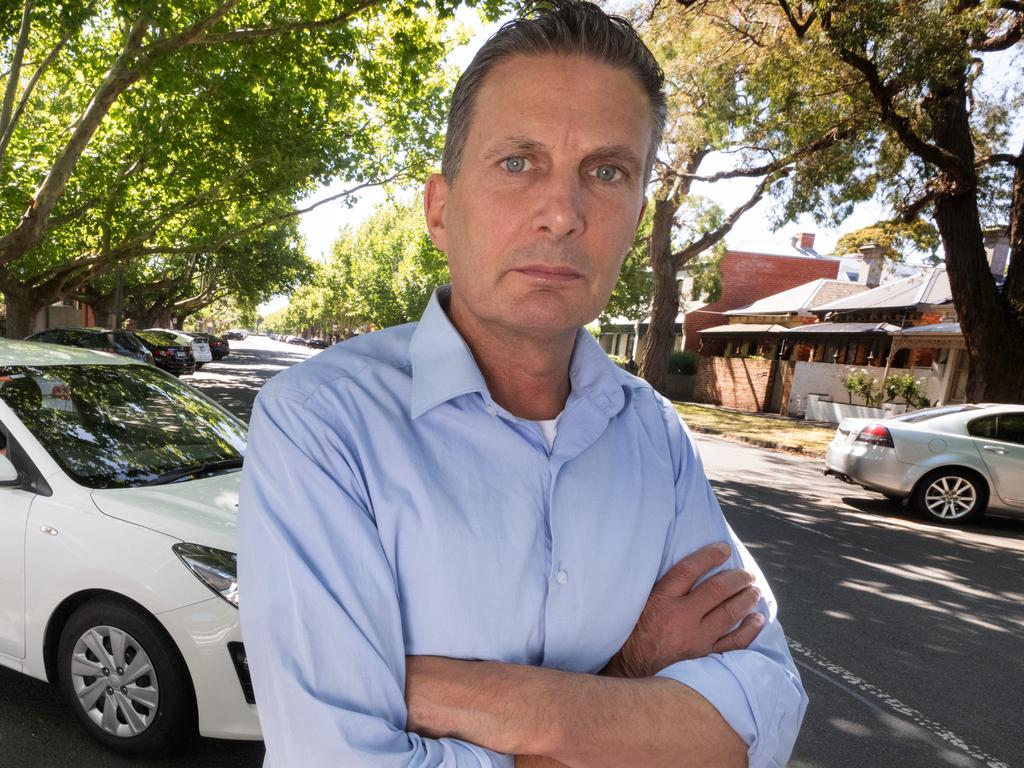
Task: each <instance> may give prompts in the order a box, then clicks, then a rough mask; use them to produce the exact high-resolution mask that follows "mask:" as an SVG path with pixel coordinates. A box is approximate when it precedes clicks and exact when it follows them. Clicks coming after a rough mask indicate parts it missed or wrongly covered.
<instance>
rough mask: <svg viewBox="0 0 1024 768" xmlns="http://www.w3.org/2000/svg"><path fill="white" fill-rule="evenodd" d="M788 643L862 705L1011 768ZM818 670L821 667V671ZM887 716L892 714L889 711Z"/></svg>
mask: <svg viewBox="0 0 1024 768" xmlns="http://www.w3.org/2000/svg"><path fill="white" fill-rule="evenodd" d="M786 641H787V642H788V643H789V647H790V650H792V651H793V653H794V654H797V656H796V657H794V660H795V661H796V663H797V664H799V665H800V666H801V667H803V668H804V669H806V670H807V671H808V672H812V673H814V674H816V675H818V676H820V677H822V678H824V679H825V680H827V681H828V682H830V683H832V684H833V685H835V686H836V687H838V688H840V689H841V690H843V691H844V692H845V693H847V694H848V695H850V696H852V697H853V698H855V699H857V700H858V701H860V702H861V703H862V704H866V705H868V706H869V707H871V708H872V709H875V710H878V711H882V712H884V711H885V709H889V710H891V711H892V712H895V713H896V714H897V715H899V716H901V717H903V718H904V719H907V720H910V722H912V723H914V724H915V725H917V726H918V727H920V728H923V729H925V730H926V731H928V732H930V733H932V734H934V735H935V736H938V737H939V738H940V739H942V740H943V741H944V742H945V743H946V744H948V745H949V746H951V747H955V748H957V749H959V750H961V751H962V752H965V753H966V754H968V755H969V756H970V757H973V758H974V759H975V760H980V761H981V762H982V764H983V765H985V766H987V768H1010V765H1009V764H1008V763H1005V762H1003V761H1002V760H999V759H997V758H995V757H993V756H992V755H990V754H988V753H986V752H984V751H982V750H981V748H980V747H976V746H973V745H970V744H968V743H967V742H966V741H964V740H963V739H962V738H960V737H959V736H957V735H956V734H955V733H953V731H951V730H950V729H949V728H946V727H945V726H944V725H942V724H940V723H938V722H936V721H935V720H932V719H931V718H929V717H925V716H924V715H923V714H921V713H920V712H918V711H917V710H916V709H914V708H913V707H909V706H907V705H906V704H904V703H903V702H902V701H900V700H899V699H897V698H896V697H895V696H892V695H890V694H888V693H886V692H885V691H883V690H882V689H881V688H879V687H878V686H875V685H872V684H871V683H869V682H867V681H866V680H864V679H863V678H860V677H858V676H857V675H855V674H853V673H852V672H850V671H849V670H847V669H844V668H843V667H841V666H839V665H838V664H836V663H835V662H833V661H830V660H829V659H826V658H825V657H824V656H822V655H820V654H818V653H815V652H814V651H812V650H811V649H810V648H807V647H806V646H804V645H802V644H801V643H799V642H797V641H796V640H794V639H793V638H791V637H787V638H786ZM801 657H802V658H801ZM815 667H817V669H816V668H815ZM821 670H824V671H821ZM879 705H881V706H879ZM885 714H888V713H887V712H886V713H885Z"/></svg>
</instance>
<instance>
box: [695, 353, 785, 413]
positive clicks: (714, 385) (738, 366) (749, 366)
mask: <svg viewBox="0 0 1024 768" xmlns="http://www.w3.org/2000/svg"><path fill="white" fill-rule="evenodd" d="M771 370H772V361H771V360H759V359H748V358H742V357H705V356H704V355H701V357H700V363H699V364H698V366H697V381H696V383H695V384H694V388H693V399H694V401H695V402H698V403H714V404H716V405H724V406H725V407H726V408H735V409H737V410H740V411H760V410H761V409H762V408H763V407H764V403H765V397H766V395H767V393H768V384H769V382H770V378H769V375H770V373H771Z"/></svg>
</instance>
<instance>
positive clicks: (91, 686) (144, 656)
mask: <svg viewBox="0 0 1024 768" xmlns="http://www.w3.org/2000/svg"><path fill="white" fill-rule="evenodd" d="M111 664H113V667H111V666H110V665H111ZM57 671H58V679H59V684H60V689H61V692H62V693H63V695H64V697H65V698H66V699H67V700H68V702H69V703H70V705H71V707H72V709H74V710H75V714H76V715H77V716H78V719H79V720H80V721H81V722H82V724H83V725H84V726H85V729H86V730H87V731H88V732H89V734H90V735H91V736H92V737H93V738H94V739H96V740H97V741H99V742H100V743H101V744H103V745H104V746H105V747H107V748H108V749H111V750H113V751H115V752H119V753H121V754H124V755H133V756H153V755H162V754H167V753H168V752H169V751H172V750H174V749H176V748H177V747H179V746H181V745H182V744H183V743H185V742H187V741H188V740H190V739H191V738H192V736H194V735H195V733H196V707H195V694H194V691H193V688H192V681H191V678H190V676H189V673H188V669H187V668H186V666H185V661H184V659H183V658H182V657H181V654H180V653H179V652H178V649H177V647H176V646H175V645H174V642H173V641H172V640H171V638H170V637H169V636H168V635H167V633H166V631H165V630H164V629H163V627H161V626H160V625H159V624H158V623H157V622H156V620H155V619H153V618H152V617H151V616H149V615H148V614H147V613H145V612H144V611H142V610H141V609H139V608H137V607H135V606H134V605H131V604H129V603H127V602H124V601H120V600H116V599H112V598H99V599H96V600H92V601H90V602H88V603H86V604H85V605H83V606H82V607H80V608H79V609H78V610H76V611H75V612H74V613H73V614H72V615H71V617H70V618H69V619H68V622H67V624H65V625H64V629H63V631H62V632H61V636H60V642H59V644H58V646H57Z"/></svg>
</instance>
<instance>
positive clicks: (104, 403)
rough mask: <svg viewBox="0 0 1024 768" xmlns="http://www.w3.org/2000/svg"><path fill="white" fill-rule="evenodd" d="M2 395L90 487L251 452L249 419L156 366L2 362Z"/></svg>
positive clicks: (149, 478) (140, 481) (120, 484)
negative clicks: (248, 447)
mask: <svg viewBox="0 0 1024 768" xmlns="http://www.w3.org/2000/svg"><path fill="white" fill-rule="evenodd" d="M0 399H2V400H3V401H4V402H5V403H6V404H7V405H8V407H10V408H11V410H13V411H14V413H15V415H17V416H18V418H20V419H21V421H22V423H23V424H24V425H25V426H26V428H28V429H29V431H31V432H32V434H33V435H34V436H35V438H36V439H37V440H38V441H39V442H40V443H41V444H42V446H43V447H44V448H45V449H46V450H47V452H48V453H49V454H50V455H51V456H52V457H53V459H54V460H55V461H56V462H57V463H58V464H59V465H60V466H61V467H62V468H63V469H64V470H65V471H66V472H67V473H68V475H69V476H71V478H72V479H74V480H75V481H76V482H78V483H81V484H82V485H85V486H88V487H90V488H125V487H132V486H137V485H145V484H147V483H149V482H153V481H154V480H156V478H157V477H158V476H159V475H161V474H163V473H166V472H171V471H173V470H176V469H181V468H183V467H190V466H196V465H199V464H206V463H209V462H219V461H228V460H236V459H241V458H242V456H243V455H244V453H245V442H246V429H245V425H244V423H242V422H241V421H239V420H238V419H237V418H235V417H234V416H232V415H231V414H229V413H228V412H227V411H225V410H224V409H222V408H221V407H220V406H218V405H217V404H215V403H214V402H213V401H212V400H209V399H208V398H206V397H205V396H204V395H202V394H200V393H199V392H198V391H196V390H194V389H192V388H191V387H189V386H187V385H184V384H181V383H180V382H178V381H176V380H175V379H173V378H172V377H170V376H167V375H166V374H164V373H161V372H160V371H158V370H156V369H155V368H152V367H150V366H143V365H126V366H121V365H63V366H10V367H8V366H0Z"/></svg>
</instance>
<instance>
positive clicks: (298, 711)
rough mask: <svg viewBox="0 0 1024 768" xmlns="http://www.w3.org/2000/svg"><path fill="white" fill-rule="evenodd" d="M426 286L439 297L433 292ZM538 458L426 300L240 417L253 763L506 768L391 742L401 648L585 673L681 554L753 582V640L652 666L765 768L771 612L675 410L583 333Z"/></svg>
mask: <svg viewBox="0 0 1024 768" xmlns="http://www.w3.org/2000/svg"><path fill="white" fill-rule="evenodd" d="M443 290H444V289H442V291H443ZM570 376H571V384H572V392H571V394H570V395H569V399H568V401H567V402H566V404H565V409H564V411H563V413H562V416H561V419H560V420H559V422H558V434H557V437H556V438H555V442H554V445H553V447H552V448H551V449H550V450H549V449H548V446H547V443H546V442H545V440H544V438H543V436H542V434H541V430H540V428H539V426H538V425H537V423H535V422H532V421H527V420H524V419H520V418H517V417H515V416H513V415H512V414H510V413H509V412H507V411H506V410H505V409H503V408H502V407H501V406H500V405H498V404H497V403H496V402H494V400H492V399H491V396H490V394H489V393H488V390H487V386H486V384H485V383H484V379H483V376H482V375H481V373H480V370H479V368H478V367H477V365H476V362H475V361H474V359H473V356H472V354H471V353H470V351H469V348H468V347H467V346H466V344H465V342H464V341H463V339H462V337H461V336H460V335H459V334H458V332H457V331H456V330H455V328H454V326H453V325H452V324H451V322H450V321H449V319H448V317H447V315H446V314H445V312H444V310H443V309H442V308H441V306H440V304H439V301H438V295H437V294H435V296H434V298H433V299H432V300H431V302H430V305H429V306H428V308H427V310H426V312H425V313H424V315H423V318H422V320H421V321H420V322H419V323H418V324H416V323H413V324H409V325H404V326H399V327H395V328H389V329H387V330H384V331H379V332H376V333H372V334H367V335H365V336H360V337H358V338H355V339H352V340H350V341H347V342H345V343H344V344H339V345H336V346H334V347H331V348H330V349H327V350H326V351H324V352H321V353H320V354H319V355H317V356H316V357H314V358H311V359H310V360H309V361H307V362H304V363H302V364H300V365H297V366H295V367H293V368H291V369H289V370H287V371H285V372H283V373H281V374H279V375H278V376H275V377H274V379H273V380H272V381H270V382H269V383H268V384H267V385H266V386H265V387H264V388H263V391H262V392H261V393H260V395H259V397H258V398H257V400H256V405H255V408H254V410H253V415H252V421H251V425H250V431H249V446H248V451H247V455H246V458H245V470H244V473H243V481H242V495H241V501H240V505H239V552H238V570H239V594H240V604H241V619H242V629H243V634H244V637H245V647H246V652H247V655H248V658H249V664H250V669H251V673H252V678H253V685H254V688H255V692H256V700H257V707H258V709H259V714H260V721H261V723H262V727H263V733H264V737H265V740H266V747H267V758H266V765H267V766H272V767H273V768H319V767H320V766H325V767H326V766H353V767H356V766H358V767H360V768H371V767H376V766H423V767H424V768H425V767H426V766H453V767H454V766H459V767H460V768H461V767H462V766H467V767H468V766H472V767H473V768H480V767H481V766H485V767H488V766H503V767H504V768H511V766H512V764H513V759H512V757H510V756H508V755H501V754H497V753H495V752H492V751H490V750H487V749H484V748H482V747H480V746H477V745H475V744H470V743H467V742H464V741H460V740H457V739H428V738H424V737H421V736H419V735H417V734H416V733H411V732H406V730H405V723H406V717H407V710H406V706H405V699H404V688H405V656H406V654H409V655H421V654H429V655H437V656H447V657H451V658H457V659H485V660H491V661H503V662H511V663H516V664H531V665H539V666H545V667H552V668H556V669H561V670H567V671H571V672H587V673H596V672H598V671H599V670H600V669H602V668H603V667H604V666H605V664H606V663H607V662H608V660H609V659H610V658H611V656H612V655H613V654H614V653H615V652H616V651H617V650H618V649H619V647H620V646H621V645H622V644H623V642H624V641H625V640H626V638H627V637H628V636H629V634H630V632H631V631H632V629H633V626H634V624H635V623H636V620H637V618H638V617H639V615H640V612H641V610H642V609H643V607H644V604H645V603H646V601H647V597H648V595H649V594H650V591H651V587H652V586H653V585H654V583H655V581H657V580H658V578H659V577H660V576H662V575H663V574H664V573H665V572H666V571H667V570H668V569H669V568H670V567H671V566H672V565H673V564H674V563H675V562H677V561H678V560H679V559H680V558H681V557H683V556H684V555H686V554H688V553H690V552H693V551H694V550H695V549H697V548H698V547H701V546H703V545H705V544H709V543H711V542H715V541H722V540H727V541H731V542H732V544H733V547H734V555H733V557H732V559H731V560H730V561H729V562H728V563H727V564H726V565H725V566H724V567H729V568H739V567H744V568H747V569H749V570H752V571H754V572H755V573H757V575H758V585H759V587H760V588H761V591H762V593H763V594H764V599H763V601H762V604H761V606H760V609H761V611H762V612H763V613H764V614H765V616H766V617H767V619H768V621H767V624H766V626H765V628H764V629H763V630H762V632H761V633H760V635H759V637H758V638H757V640H756V641H755V642H754V644H753V645H751V646H750V647H749V648H748V649H746V650H742V651H733V652H729V653H725V654H713V655H711V656H708V657H705V658H701V659H695V660H691V661H681V662H678V663H676V664H673V665H672V666H670V667H668V668H666V669H665V670H663V671H661V672H660V673H659V674H660V675H662V676H664V677H670V678H673V679H675V680H678V681H679V682H681V683H684V684H685V685H688V686H690V687H691V688H693V689H694V690H696V691H697V692H699V693H700V694H701V695H702V696H704V697H705V698H706V699H707V700H708V701H710V702H711V703H712V704H713V705H714V706H715V707H716V708H717V709H718V710H719V712H721V713H722V715H723V716H724V718H725V719H726V721H728V723H729V724H730V725H731V726H732V728H733V729H734V730H736V732H737V733H739V735H740V736H741V737H742V738H743V739H744V740H745V741H746V742H747V743H748V744H749V745H750V747H749V758H750V765H751V766H753V767H754V768H759V767H760V766H783V765H785V763H786V760H787V759H788V757H789V754H790V752H791V750H792V747H793V744H794V742H795V740H796V736H797V731H798V730H799V727H800V722H801V719H802V717H803V713H804V709H805V707H806V703H807V699H806V696H805V694H804V691H803V688H802V686H801V683H800V678H799V676H798V674H797V671H796V668H795V667H794V665H793V661H792V658H791V657H790V654H789V651H788V649H787V647H786V641H785V638H784V636H783V632H782V627H781V626H780V625H779V623H778V621H777V619H776V608H775V601H774V598H773V597H772V594H771V591H770V590H769V589H768V587H767V585H766V584H765V583H764V578H763V576H761V574H760V571H759V570H757V566H756V565H755V564H754V561H753V560H752V559H751V557H750V555H749V554H748V553H747V551H746V550H745V549H744V548H743V547H742V545H741V544H740V543H739V542H738V541H737V540H736V538H735V536H734V535H733V533H732V531H731V530H730V529H729V526H728V525H727V524H726V522H725V519H724V518H723V517H722V513H721V510H720V509H719V506H718V503H717V501H716V500H715V497H714V495H713V493H712V491H711V488H710V486H709V485H708V481H707V479H706V477H705V475H704V470H703V467H702V466H701V462H700V459H699V457H698V455H697V453H696V451H695V449H694V446H693V443H692V441H691V439H690V437H689V435H688V433H687V431H686V429H685V428H684V426H683V425H682V423H681V422H680V420H679V417H678V415H677V414H676V412H675V410H674V409H673V407H672V405H671V404H670V403H669V402H668V401H666V400H665V399H664V398H662V397H661V396H660V395H658V394H656V393H655V392H654V391H653V390H652V389H651V388H650V386H649V385H648V384H646V383H645V382H644V381H642V380H640V379H637V378H635V377H633V376H630V375H629V374H627V373H626V372H625V371H622V370H621V369H619V368H618V367H616V366H615V365H614V364H613V363H612V362H611V361H610V360H609V359H608V356H607V355H606V354H605V353H604V351H603V350H602V349H601V348H600V346H598V344H597V343H596V342H595V341H594V340H593V338H591V336H590V335H589V334H588V333H586V332H585V331H583V330H581V331H580V332H579V334H578V335H577V338H576V343H575V348H574V350H573V354H572V361H571V366H570Z"/></svg>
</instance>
